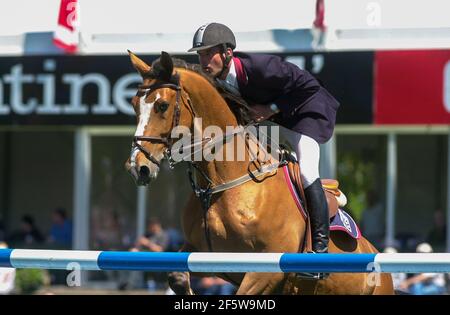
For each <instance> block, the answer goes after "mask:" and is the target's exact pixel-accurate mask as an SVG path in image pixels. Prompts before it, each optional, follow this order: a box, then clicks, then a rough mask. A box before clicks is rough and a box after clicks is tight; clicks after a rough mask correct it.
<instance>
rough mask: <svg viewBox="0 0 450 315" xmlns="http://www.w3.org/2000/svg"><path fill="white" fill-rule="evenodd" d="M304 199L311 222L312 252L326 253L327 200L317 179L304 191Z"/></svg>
mask: <svg viewBox="0 0 450 315" xmlns="http://www.w3.org/2000/svg"><path fill="white" fill-rule="evenodd" d="M305 197H306V205H307V207H308V214H309V217H310V221H311V234H312V250H313V251H314V252H315V253H327V252H328V239H329V237H330V220H329V214H328V203H327V198H326V197H325V192H324V191H323V188H322V183H321V181H320V179H319V178H318V179H316V180H315V181H314V182H313V183H312V184H311V185H310V186H308V187H307V188H306V189H305Z"/></svg>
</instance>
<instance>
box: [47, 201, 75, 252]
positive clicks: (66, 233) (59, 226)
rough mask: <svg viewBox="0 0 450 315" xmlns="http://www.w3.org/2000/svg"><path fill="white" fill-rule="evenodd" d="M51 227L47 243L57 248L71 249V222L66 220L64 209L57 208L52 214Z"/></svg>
mask: <svg viewBox="0 0 450 315" xmlns="http://www.w3.org/2000/svg"><path fill="white" fill-rule="evenodd" d="M52 222H53V224H52V227H51V229H50V237H49V242H50V243H54V244H55V245H57V246H58V247H64V248H67V249H70V248H71V245H72V222H71V221H70V220H69V219H68V218H67V213H66V210H65V209H64V208H57V209H55V210H54V211H53V214H52Z"/></svg>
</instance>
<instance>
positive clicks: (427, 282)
mask: <svg viewBox="0 0 450 315" xmlns="http://www.w3.org/2000/svg"><path fill="white" fill-rule="evenodd" d="M416 252H417V253H432V252H433V248H432V247H431V245H430V244H428V243H421V244H419V245H418V246H417V249H416ZM400 288H401V289H402V290H408V292H409V293H411V294H414V295H425V294H426V295H439V294H444V293H445V291H446V285H445V277H444V274H443V273H421V274H417V275H415V276H412V277H411V278H408V279H406V280H405V281H403V283H402V284H401V285H400Z"/></svg>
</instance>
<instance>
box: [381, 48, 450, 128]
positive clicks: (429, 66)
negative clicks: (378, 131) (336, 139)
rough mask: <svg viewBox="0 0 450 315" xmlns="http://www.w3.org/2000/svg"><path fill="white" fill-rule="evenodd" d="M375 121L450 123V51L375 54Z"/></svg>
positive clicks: (391, 122) (383, 122) (385, 122)
mask: <svg viewBox="0 0 450 315" xmlns="http://www.w3.org/2000/svg"><path fill="white" fill-rule="evenodd" d="M374 72H375V81H374V82H375V85H374V90H375V93H374V95H375V99H374V122H375V124H450V50H423V51H417V50H415V51H379V52H376V53H375V71H374Z"/></svg>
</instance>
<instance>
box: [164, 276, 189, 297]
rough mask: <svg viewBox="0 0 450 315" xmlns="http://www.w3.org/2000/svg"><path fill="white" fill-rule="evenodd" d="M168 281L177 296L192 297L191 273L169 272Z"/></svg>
mask: <svg viewBox="0 0 450 315" xmlns="http://www.w3.org/2000/svg"><path fill="white" fill-rule="evenodd" d="M167 280H168V282H169V286H170V288H171V289H172V291H173V292H175V294H177V295H192V294H193V292H192V289H191V283H190V281H189V272H169V273H168V277H167Z"/></svg>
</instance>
